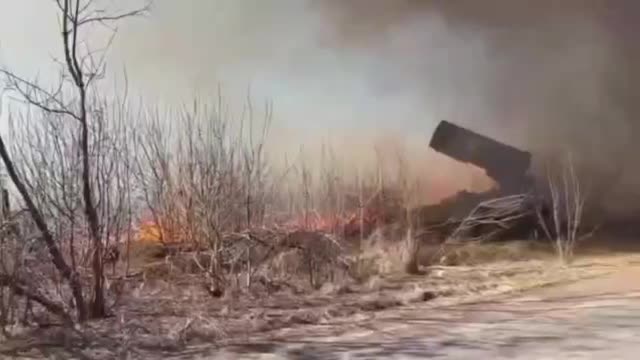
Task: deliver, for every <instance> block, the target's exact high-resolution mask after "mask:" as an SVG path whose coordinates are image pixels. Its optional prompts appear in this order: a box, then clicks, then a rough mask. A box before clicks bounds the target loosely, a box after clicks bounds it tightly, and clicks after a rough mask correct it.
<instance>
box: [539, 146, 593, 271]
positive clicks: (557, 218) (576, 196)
mask: <svg viewBox="0 0 640 360" xmlns="http://www.w3.org/2000/svg"><path fill="white" fill-rule="evenodd" d="M555 169H559V171H558V172H554V171H553V170H549V172H548V175H547V184H548V187H549V195H550V201H551V214H550V215H551V229H549V226H547V222H546V221H545V219H542V218H541V224H542V226H543V228H544V231H545V232H546V233H547V236H549V237H550V238H551V239H552V240H553V242H554V246H555V249H556V252H557V254H558V256H559V258H560V260H561V261H563V262H570V261H571V260H572V258H573V255H574V251H575V247H576V245H577V242H578V240H579V238H580V236H581V235H580V231H581V227H582V225H583V224H582V220H583V215H584V210H585V203H586V198H587V196H586V195H587V194H586V191H585V185H584V184H583V183H582V182H581V180H580V177H579V176H578V174H577V170H576V166H575V164H574V161H573V158H572V157H571V156H570V155H569V156H567V157H566V159H565V160H564V161H562V162H561V163H560V164H558V166H556V167H555Z"/></svg>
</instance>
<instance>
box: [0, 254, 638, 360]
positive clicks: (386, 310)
mask: <svg viewBox="0 0 640 360" xmlns="http://www.w3.org/2000/svg"><path fill="white" fill-rule="evenodd" d="M621 269H625V270H624V271H622V270H621ZM630 269H635V270H633V271H632V270H630ZM638 269H640V256H635V255H608V256H589V257H584V258H581V259H579V260H577V261H576V262H575V263H573V264H572V265H571V266H569V267H566V266H563V265H561V264H559V263H558V262H557V261H556V260H555V259H553V258H547V259H538V260H522V261H504V262H491V263H487V264H479V265H474V266H434V267H431V268H429V269H427V271H426V272H425V273H424V274H421V275H414V276H408V275H395V276H391V275H389V276H376V277H372V278H371V279H369V280H368V281H366V282H364V283H352V284H345V285H341V286H337V285H335V286H331V285H328V286H324V287H323V288H321V289H319V290H318V291H315V292H313V293H306V294H299V293H296V292H295V291H284V290H283V291H280V292H278V293H275V294H271V295H270V296H264V294H262V295H261V294H255V295H252V294H236V295H234V296H232V297H227V298H223V299H214V298H212V297H210V296H208V295H207V294H206V292H204V291H203V289H201V288H199V287H197V286H194V285H193V284H194V281H191V280H190V279H188V278H184V279H182V283H180V282H175V281H172V282H163V281H161V280H155V281H154V282H149V281H147V282H145V283H144V284H142V283H141V284H139V285H136V284H135V283H134V284H130V285H129V286H131V288H130V289H129V290H128V291H127V294H128V295H127V296H126V297H123V298H122V299H121V302H122V305H121V306H117V307H115V308H114V311H115V316H114V317H112V318H110V319H106V320H103V321H99V322H92V323H90V324H88V325H87V326H86V327H85V328H83V329H77V330H75V331H73V330H69V329H63V328H60V327H56V326H51V327H48V328H42V329H38V330H37V331H29V332H25V333H23V334H21V335H19V336H16V337H14V338H12V339H10V340H8V341H5V342H4V344H1V345H0V358H2V356H4V358H16V359H39V358H60V359H71V358H77V359H113V358H123V359H148V358H174V359H191V358H216V357H217V358H220V359H235V358H237V359H242V358H260V356H266V354H270V353H273V352H276V353H278V352H279V353H282V354H285V353H287V354H290V355H291V356H290V357H288V358H299V359H307V358H336V356H338V354H341V353H343V352H344V351H346V350H345V349H344V348H341V347H340V346H333V345H331V346H330V345H329V344H337V342H339V341H351V340H348V339H359V340H358V341H365V340H366V341H365V342H364V343H363V344H368V345H366V346H364V345H363V346H364V347H360V350H358V351H364V353H363V354H367V353H370V352H371V351H374V353H375V351H376V349H379V348H380V346H381V345H380V346H379V344H382V343H383V340H382V339H383V338H385V339H386V337H387V336H389V335H388V334H392V336H391V340H389V341H392V342H393V341H395V340H393V339H396V340H398V339H399V337H402V338H404V337H406V336H409V337H410V334H412V333H413V335H412V336H414V337H415V336H418V335H416V333H419V334H422V335H419V336H428V337H429V338H430V339H431V338H432V337H433V336H435V335H434V334H438V336H444V335H445V334H449V333H450V330H451V328H452V327H453V326H455V327H460V329H463V328H464V326H469V327H473V326H475V325H473V323H469V324H468V325H465V324H467V321H466V320H464V321H462V320H463V319H466V318H467V317H468V316H472V317H473V316H476V315H471V314H475V313H479V310H482V309H484V305H481V304H483V303H484V304H488V303H491V302H492V301H493V303H495V304H511V303H512V302H513V301H512V300H508V301H505V300H504V297H505V296H507V295H508V296H510V297H509V298H508V299H512V298H513V296H514V294H516V293H521V292H524V294H527V292H528V291H532V290H531V289H536V290H535V291H537V293H536V294H538V295H537V296H539V297H541V298H546V297H548V298H553V297H554V296H556V297H558V296H573V297H579V296H580V291H583V292H584V294H583V295H582V296H586V297H590V296H591V295H593V294H595V293H596V291H595V290H596V289H597V290H598V291H603V292H605V293H606V292H610V291H613V290H615V289H608V288H604V289H603V288H602V284H607V286H613V285H614V284H619V285H618V286H619V287H620V289H625V285H624V284H626V283H627V282H630V281H631V279H632V278H633V277H634V276H635V271H637V272H638V273H639V274H640V270H638ZM603 277H608V278H607V279H608V280H606V281H603V280H600V279H603ZM589 279H593V280H589ZM611 279H614V280H615V281H613V280H611ZM558 284H564V285H563V286H562V287H561V288H555V287H549V286H552V285H554V286H558ZM546 287H549V288H548V289H546ZM558 289H562V290H558ZM524 294H523V295H521V296H525V295H524ZM526 296H528V295H526ZM526 296H525V299H526ZM594 296H595V295H594ZM518 301H523V300H518ZM463 304H468V305H463ZM527 304H528V303H527ZM461 306H462V307H461ZM492 306H493V305H492ZM460 309H470V310H469V312H468V313H466V310H460ZM480 312H482V311H480ZM494 313H495V314H497V312H494V311H489V312H488V313H486V314H484V315H482V318H483V319H484V320H483V321H489V322H490V323H493V322H495V321H499V320H500V319H501V318H502V317H504V316H503V315H499V314H498V315H495V314H494ZM425 314H428V315H426V316H427V317H428V318H433V317H434V316H435V317H441V316H444V317H443V318H441V319H439V320H437V321H435V322H433V323H430V325H429V329H428V331H427V329H425V330H421V326H422V325H418V323H420V322H421V321H422V320H420V319H421V318H424V317H425ZM446 314H458V315H456V316H454V317H453V318H452V321H451V322H450V323H448V322H447V321H448V320H447V319H448V317H447V316H449V315H446ZM462 314H464V315H462ZM494 315H495V317H494ZM451 316H453V315H451ZM454 320H455V321H454ZM416 321H418V323H416ZM425 321H426V320H425ZM478 321H480V320H478ZM427 322H429V321H427ZM639 324H640V322H639ZM423 331H424V332H423ZM465 331H466V330H465ZM402 334H404V335H402ZM447 336H449V335H447ZM451 336H453V337H455V336H458V335H450V337H451ZM433 339H435V337H434V338H433ZM353 341H356V340H353ZM384 341H387V340H384ZM398 341H399V340H398ZM403 341H404V340H403ZM434 341H435V340H434ZM450 341H453V342H454V343H458V342H459V341H458V340H455V339H453V340H450ZM456 341H457V342H456ZM460 341H461V340H460ZM309 342H313V343H314V344H315V343H319V344H323V345H318V346H320V347H321V348H322V349H324V350H322V349H321V350H317V352H318V354H326V356H324V355H323V356H320V355H317V356H316V355H312V354H314V352H316V350H314V349H316V348H317V346H316V345H313V344H311V345H309V346H310V347H307V345H304V344H308V343H309ZM401 343H402V341H401V342H400V343H399V344H401ZM398 346H400V345H398ZM460 346H462V347H464V345H460ZM400 347H401V348H402V349H405V347H404V345H402V346H400ZM301 348H303V349H307V350H304V351H303V350H300V349H301ZM406 348H407V349H410V348H411V346H409V347H406ZM300 351H302V353H304V354H306V355H304V356H302V355H300V356H297V355H295V354H297V353H300ZM349 351H351V350H349ZM403 351H404V350H403ZM447 351H448V350H447ZM356 353H357V352H353V354H354V356H355V354H356ZM374 353H370V354H374ZM445 353H446V352H445ZM389 354H392V353H389ZM393 354H395V353H393ZM398 354H400V353H398ZM220 356H222V357H220ZM309 356H311V357H309ZM380 356H383V355H381V354H379V355H363V356H361V357H353V358H379V357H380ZM389 356H391V355H389ZM394 356H395V355H394ZM384 357H385V358H388V357H387V355H384ZM285 358H287V357H285ZM338 358H339V357H338ZM405 358H406V357H405ZM454 358H455V357H454Z"/></svg>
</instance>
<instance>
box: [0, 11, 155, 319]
mask: <svg viewBox="0 0 640 360" xmlns="http://www.w3.org/2000/svg"><path fill="white" fill-rule="evenodd" d="M54 2H55V4H56V5H57V7H58V14H59V20H60V24H61V28H62V32H61V44H62V50H63V59H62V60H56V62H57V63H58V64H59V65H60V67H61V69H60V79H59V83H58V85H57V86H56V87H54V88H53V89H50V88H48V87H47V86H45V85H41V84H39V83H38V82H37V81H32V80H29V79H27V78H24V77H21V76H19V75H17V74H16V73H14V72H12V71H9V70H7V69H0V73H2V74H3V75H4V76H5V80H6V83H7V87H8V90H10V91H12V92H13V93H15V94H17V95H18V98H19V100H21V101H22V102H24V103H25V104H26V105H27V106H28V107H30V108H34V109H37V110H40V111H41V113H42V114H44V115H45V116H44V119H43V120H45V121H49V120H60V121H67V122H71V123H73V124H74V125H75V126H73V129H72V130H71V131H72V133H73V136H74V137H75V140H76V141H77V146H78V157H79V160H80V169H81V170H80V171H81V177H80V179H81V181H80V190H81V191H80V193H81V194H82V195H81V199H82V201H81V202H82V211H83V215H84V220H85V224H86V228H87V233H88V235H89V238H90V239H91V243H92V247H91V252H92V254H91V257H92V272H93V286H92V290H91V294H92V296H91V300H90V303H89V306H88V307H87V306H86V305H85V300H84V296H83V290H82V284H81V282H80V279H79V276H78V271H76V270H74V268H73V267H72V266H70V265H69V263H68V261H66V260H65V257H64V256H63V253H62V252H61V251H60V247H59V244H57V243H56V240H55V234H54V232H53V231H52V229H51V226H50V225H49V224H48V223H47V221H46V218H45V212H44V211H43V209H42V208H40V207H38V205H37V202H36V201H34V194H33V193H32V192H31V191H30V190H29V187H28V186H27V185H26V183H27V182H28V181H30V179H27V178H26V177H25V176H20V174H19V171H18V170H17V169H16V166H15V163H14V160H13V158H12V155H11V154H10V153H9V151H8V149H7V146H6V144H5V142H4V139H2V138H0V157H1V158H2V160H3V162H4V164H5V167H6V169H7V173H8V174H9V177H10V178H11V180H12V182H13V183H14V185H15V186H16V188H17V189H18V192H19V193H20V196H21V197H22V199H23V201H24V203H25V205H26V207H27V209H28V210H29V212H30V214H31V217H32V218H33V220H34V222H35V224H36V226H37V227H38V229H39V231H40V232H41V234H42V241H43V242H44V244H45V245H46V246H47V248H48V250H49V253H50V255H51V259H52V261H53V263H54V265H55V267H56V268H57V269H58V271H59V272H60V274H61V275H62V277H63V278H64V279H65V280H66V281H67V282H68V283H69V285H70V287H71V290H72V293H73V298H74V301H75V307H76V310H77V317H78V320H79V321H84V320H86V319H87V318H88V317H103V316H105V315H106V304H105V297H104V266H103V261H102V259H103V249H104V239H105V234H104V233H103V229H104V227H103V225H104V224H103V222H102V220H103V219H101V218H100V215H101V210H100V209H101V207H102V206H110V205H105V204H104V203H100V201H101V199H100V198H98V194H97V193H98V192H100V191H99V190H98V189H96V187H98V186H97V185H96V183H100V181H97V182H96V179H97V178H100V177H103V178H102V180H104V176H105V174H104V173H103V174H98V173H97V172H96V169H95V161H96V159H95V158H94V157H93V151H92V148H93V147H94V146H101V145H96V144H92V143H91V140H92V134H94V133H95V132H96V131H100V130H99V129H100V127H101V126H103V124H104V109H103V108H102V105H103V104H96V103H92V100H95V96H96V93H95V92H94V90H96V83H97V82H98V81H99V80H100V79H102V78H103V76H104V74H105V68H106V51H105V49H107V48H108V47H109V45H110V43H111V41H112V40H113V38H114V36H115V29H112V28H109V26H111V25H113V24H114V23H115V22H118V21H120V20H122V19H126V18H130V17H135V16H140V15H143V14H145V13H146V12H147V11H148V10H149V7H148V6H145V7H143V8H139V9H135V10H132V11H123V12H119V11H111V10H109V9H105V8H101V7H100V6H99V5H98V4H97V2H96V1H94V0H54ZM98 26H102V27H105V28H107V29H108V30H109V32H110V33H111V36H110V38H109V41H108V43H107V46H106V47H105V48H104V49H102V50H96V49H93V48H91V47H90V46H89V45H87V44H88V43H89V39H88V38H87V34H88V33H90V30H91V29H95V28H96V27H98ZM65 126H68V125H65Z"/></svg>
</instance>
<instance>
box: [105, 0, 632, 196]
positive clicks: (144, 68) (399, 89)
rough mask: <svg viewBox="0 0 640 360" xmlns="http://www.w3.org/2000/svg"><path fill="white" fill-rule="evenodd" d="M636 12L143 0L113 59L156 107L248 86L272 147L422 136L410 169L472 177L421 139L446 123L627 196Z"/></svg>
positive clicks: (350, 144)
mask: <svg viewBox="0 0 640 360" xmlns="http://www.w3.org/2000/svg"><path fill="white" fill-rule="evenodd" d="M638 7H639V5H638V3H637V2H635V1H633V0H616V1H604V0H569V1H562V2H558V1H552V0H543V1H536V2H535V3H532V2H531V1H527V0H516V1H513V0H490V1H482V2H478V1H472V0H465V1H456V2H451V1H437V0H431V1H429V0H423V1H419V0H344V1H337V0H336V1H332V0H273V1H268V2H266V1H259V0H244V1H237V0H217V1H207V2H201V1H197V0H191V1H180V2H175V1H170V0H157V1H156V2H155V5H154V11H153V13H152V15H151V16H150V18H149V19H148V20H147V21H143V22H136V23H132V24H130V25H128V26H127V27H126V28H125V29H124V30H125V31H124V35H123V36H121V38H120V40H119V44H118V46H117V48H116V55H117V56H121V57H122V58H123V59H124V61H125V62H126V64H127V66H128V69H129V74H130V77H131V79H132V80H131V81H132V83H134V82H137V83H140V84H145V86H146V89H147V90H149V91H148V92H149V93H154V91H151V90H155V96H158V97H159V98H162V99H164V100H167V99H169V100H168V101H175V100H176V99H182V98H188V96H189V95H190V94H192V93H193V92H194V91H195V92H199V93H207V92H213V91H214V90H215V89H216V86H217V85H218V84H220V83H222V84H223V85H224V87H225V89H227V91H228V94H230V97H229V98H231V99H234V98H235V99H240V101H242V100H243V96H244V94H245V92H246V89H247V87H248V86H249V85H250V86H251V89H252V95H253V96H254V98H256V99H258V101H260V100H261V99H267V98H268V99H271V100H272V101H273V103H274V106H275V117H276V119H275V123H274V126H275V127H276V129H274V131H272V137H273V138H275V139H276V141H274V143H276V144H277V146H276V145H274V147H273V148H274V149H277V150H285V149H286V150H290V151H291V150H292V149H297V148H298V147H299V145H300V143H302V142H304V143H305V144H306V148H307V149H309V148H314V146H313V144H314V143H315V144H319V143H321V142H326V141H327V138H331V139H333V140H334V142H335V144H334V145H335V146H336V147H337V149H336V151H338V152H340V153H341V157H342V158H343V159H349V160H351V161H354V162H361V161H362V158H363V157H371V156H373V155H372V152H367V150H366V148H367V147H370V146H371V143H373V142H376V141H378V142H379V141H380V140H379V139H378V136H379V134H380V133H382V134H387V133H389V132H390V131H393V132H395V133H396V134H398V136H396V140H394V141H399V142H403V141H407V142H410V143H412V144H416V143H419V140H418V139H424V144H425V146H424V149H423V150H422V149H420V148H419V147H411V151H410V152H409V154H410V158H411V159H410V161H411V163H413V164H420V165H416V166H420V167H422V168H424V174H425V176H434V175H433V174H434V173H437V175H436V176H439V177H443V176H445V175H443V173H444V174H446V176H448V177H449V178H455V179H460V178H463V179H464V180H462V181H459V182H461V184H459V185H460V186H461V187H472V186H473V185H472V184H471V183H472V178H473V176H467V177H460V176H457V175H456V174H454V172H455V173H464V172H465V171H464V167H460V166H458V165H455V164H451V163H450V162H449V160H448V159H446V158H441V157H439V156H438V155H435V154H433V153H431V152H430V151H429V150H428V149H427V147H426V143H427V140H428V137H429V136H430V134H431V131H432V130H433V128H434V127H435V125H436V124H437V121H438V120H440V119H447V120H450V121H453V122H456V123H458V124H460V125H462V126H466V127H469V128H471V129H473V130H476V131H478V132H481V133H483V134H486V135H489V136H492V137H494V138H496V139H498V140H501V141H504V142H507V143H510V144H512V145H515V146H519V147H521V148H524V149H529V150H532V151H533V152H534V153H536V154H539V156H538V158H541V157H542V155H545V154H546V155H548V154H558V153H559V152H561V151H562V152H564V151H567V150H570V151H571V152H572V153H574V154H575V156H577V157H579V158H581V159H582V160H584V161H587V163H588V165H589V167H590V168H591V169H592V170H593V174H597V176H599V177H602V178H603V179H604V180H603V182H604V183H606V184H607V187H608V188H615V189H618V190H619V191H618V192H619V193H621V194H623V195H624V198H625V199H628V198H629V196H628V195H629V194H630V193H635V189H636V188H637V185H638V182H639V181H640V174H638V172H637V171H636V170H635V167H634V166H633V163H634V160H633V158H634V156H633V154H634V153H636V151H637V150H638V149H637V146H636V145H635V144H636V141H635V140H634V139H635V137H636V136H637V134H638V120H637V119H636V118H637V116H638V113H639V109H638V108H639V105H638V104H640V102H638V101H637V100H636V98H637V96H638V95H637V94H638V93H640V92H638V90H639V89H638V85H637V81H636V80H637V79H638V78H639V77H638V70H637V69H636V68H635V66H634V65H633V64H635V63H637V60H638V59H639V54H640V50H639V49H640V46H639V45H636V43H637V42H635V41H632V39H633V38H632V36H633V34H634V33H636V32H637V30H638V26H640V25H638V24H639V22H638V21H637V20H638V19H637V17H638V16H639V15H637V14H640V11H638V10H640V9H638ZM232 101H233V100H232ZM278 134H287V136H278ZM292 134H296V135H295V136H291V135H292ZM407 138H409V139H410V140H406V139H407ZM301 139H303V140H301ZM336 139H339V140H336ZM340 139H342V140H340ZM344 139H347V140H349V141H346V140H344ZM374 139H378V140H374ZM385 141H389V140H388V137H387V140H385ZM317 148H319V146H317ZM429 174H431V175H429ZM592 176H596V175H592ZM612 196H613V195H612ZM612 199H613V197H612ZM615 199H619V198H615ZM612 202H614V203H616V204H615V205H621V203H619V201H618V200H614V201H612ZM627 202H629V201H627ZM631 202H634V201H631ZM624 205H625V206H626V205H633V204H624Z"/></svg>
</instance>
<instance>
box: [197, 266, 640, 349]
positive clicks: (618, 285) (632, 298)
mask: <svg viewBox="0 0 640 360" xmlns="http://www.w3.org/2000/svg"><path fill="white" fill-rule="evenodd" d="M268 353H270V354H268ZM216 356H217V357H218V358H226V359H233V358H236V359H244V358H246V359H261V358H262V359H425V358H442V359H608V360H613V359H638V358H640V268H632V269H626V270H623V271H620V272H618V273H616V274H613V275H608V276H606V277H602V278H598V279H592V280H584V281H580V282H578V283H575V284H572V285H570V286H562V287H554V288H549V289H544V290H536V291H532V292H529V293H527V294H523V295H520V296H517V297H505V298H503V299H499V300H495V301H492V302H485V303H475V304H467V305H459V306H448V307H442V308H435V309H434V308H431V309H426V308H421V307H419V306H418V307H414V308H408V309H402V310H399V311H394V312H390V313H388V314H382V315H380V317H378V318H376V319H375V321H374V322H372V323H371V324H370V327H368V328H363V329H361V330H360V331H353V332H349V333H347V334H341V335H339V336H333V337H332V336H317V335H313V334H311V333H306V332H305V331H300V332H299V333H298V335H297V336H296V334H289V335H287V337H286V338H284V339H282V340H281V342H278V343H271V344H264V345H261V346H256V345H254V346H252V347H251V348H244V349H243V348H234V349H229V350H228V351H225V353H224V354H219V355H215V356H212V357H207V358H216Z"/></svg>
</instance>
